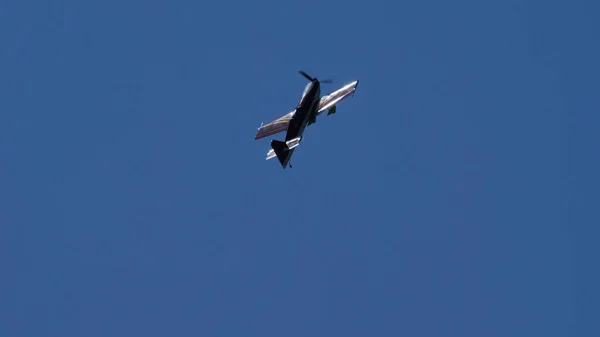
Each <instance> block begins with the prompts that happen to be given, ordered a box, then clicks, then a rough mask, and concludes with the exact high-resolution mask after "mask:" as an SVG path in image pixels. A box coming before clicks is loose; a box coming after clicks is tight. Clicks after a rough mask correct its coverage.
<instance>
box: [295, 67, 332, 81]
mask: <svg viewBox="0 0 600 337" xmlns="http://www.w3.org/2000/svg"><path fill="white" fill-rule="evenodd" d="M298 72H299V73H300V75H302V76H304V77H306V79H308V80H309V81H311V82H314V81H319V80H318V79H317V78H316V77H315V78H312V77H310V75H308V74H307V73H305V72H304V71H302V70H300V71H298ZM319 82H321V83H325V84H331V83H333V81H332V80H330V79H325V80H321V81H319Z"/></svg>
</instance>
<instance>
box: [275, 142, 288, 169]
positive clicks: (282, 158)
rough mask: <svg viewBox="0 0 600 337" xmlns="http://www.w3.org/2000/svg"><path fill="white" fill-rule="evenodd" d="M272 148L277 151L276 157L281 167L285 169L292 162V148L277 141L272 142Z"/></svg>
mask: <svg viewBox="0 0 600 337" xmlns="http://www.w3.org/2000/svg"><path fill="white" fill-rule="evenodd" d="M271 147H272V148H273V151H275V155H276V156H277V159H279V162H280V163H281V166H282V167H283V168H285V167H286V166H287V164H288V162H289V161H290V155H291V153H290V148H289V147H288V146H287V144H286V143H285V142H283V141H281V140H276V139H273V140H272V141H271Z"/></svg>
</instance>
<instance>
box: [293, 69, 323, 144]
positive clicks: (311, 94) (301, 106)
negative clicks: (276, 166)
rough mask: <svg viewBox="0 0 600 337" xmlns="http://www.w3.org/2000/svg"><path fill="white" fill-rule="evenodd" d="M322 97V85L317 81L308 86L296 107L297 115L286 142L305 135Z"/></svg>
mask: <svg viewBox="0 0 600 337" xmlns="http://www.w3.org/2000/svg"><path fill="white" fill-rule="evenodd" d="M320 97H321V84H320V83H319V81H317V80H313V81H311V82H310V83H308V84H307V85H306V87H305V88H304V92H303V93H302V98H300V103H298V106H297V107H296V113H295V114H294V117H292V120H291V121H290V124H289V126H288V130H287V133H286V135H285V141H286V142H287V141H288V140H290V139H294V138H296V137H301V136H302V133H304V128H306V125H307V124H308V121H309V120H310V118H311V117H313V115H314V114H315V110H316V107H317V103H318V102H319V98H320Z"/></svg>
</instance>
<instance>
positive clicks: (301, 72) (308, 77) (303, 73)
mask: <svg viewBox="0 0 600 337" xmlns="http://www.w3.org/2000/svg"><path fill="white" fill-rule="evenodd" d="M298 72H299V73H300V74H301V75H302V76H304V77H306V78H307V79H308V80H309V81H311V82H312V81H314V78H312V77H310V76H308V74H307V73H305V72H303V71H302V70H300V71H298Z"/></svg>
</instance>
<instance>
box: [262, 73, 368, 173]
mask: <svg viewBox="0 0 600 337" xmlns="http://www.w3.org/2000/svg"><path fill="white" fill-rule="evenodd" d="M299 73H300V74H301V75H302V76H304V77H305V78H306V79H308V80H309V81H310V82H309V83H308V84H307V85H306V87H305V88H304V91H303V92H302V97H301V98H300V102H299V103H298V105H297V106H296V108H295V109H294V110H293V111H291V112H289V113H287V114H285V115H283V116H281V117H279V118H277V119H275V120H273V121H271V122H269V123H267V124H264V125H263V124H261V125H260V127H259V128H258V130H257V131H256V136H255V137H254V139H255V140H258V139H261V138H264V137H267V136H271V135H274V134H277V133H280V132H283V131H286V135H285V141H281V140H276V139H273V140H272V141H271V150H270V151H269V152H268V153H267V160H269V159H271V158H274V157H277V159H279V162H280V163H281V166H282V167H283V168H284V169H285V168H286V167H287V165H288V163H289V162H290V159H291V158H292V154H293V153H294V149H295V148H296V147H297V146H298V145H300V142H301V141H302V137H303V134H304V129H305V128H306V127H307V126H309V125H311V124H313V123H315V122H316V121H317V116H318V115H320V114H321V113H322V112H323V111H325V110H328V111H327V116H329V115H332V114H334V113H335V112H336V109H337V108H336V107H337V104H338V103H340V102H341V101H342V100H344V99H345V98H346V97H348V96H350V94H352V96H354V92H355V91H356V87H357V86H358V81H353V82H351V83H349V84H346V85H345V86H343V87H341V88H339V89H338V90H336V91H333V92H331V93H330V94H328V95H325V96H322V97H321V83H331V81H329V80H323V81H319V80H318V79H317V78H313V77H311V76H309V75H308V74H307V73H305V72H304V71H302V70H300V71H299ZM291 167H292V165H291V164H290V168H291Z"/></svg>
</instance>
